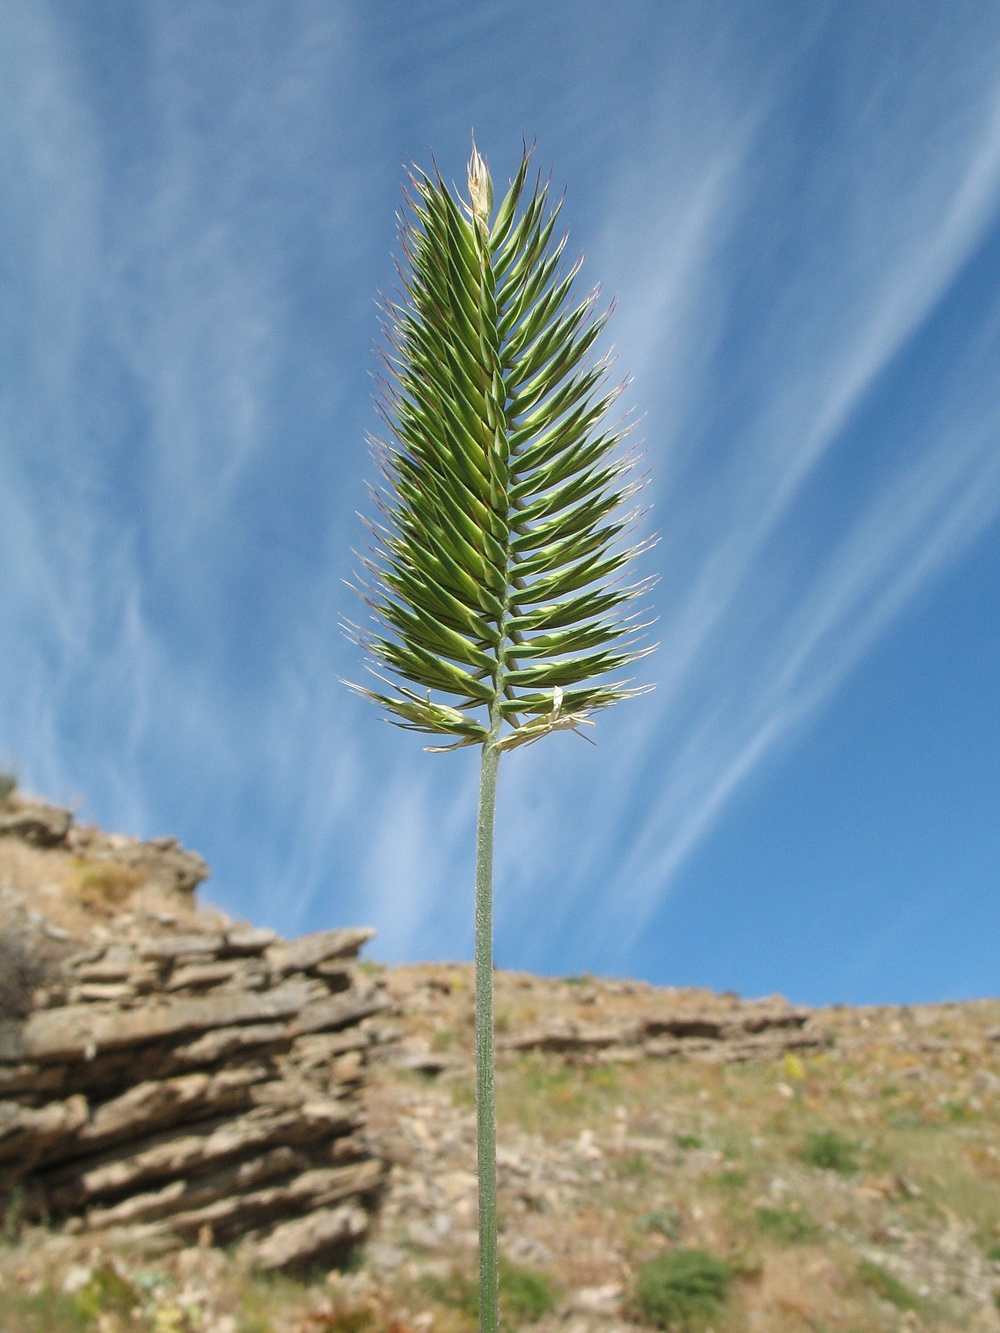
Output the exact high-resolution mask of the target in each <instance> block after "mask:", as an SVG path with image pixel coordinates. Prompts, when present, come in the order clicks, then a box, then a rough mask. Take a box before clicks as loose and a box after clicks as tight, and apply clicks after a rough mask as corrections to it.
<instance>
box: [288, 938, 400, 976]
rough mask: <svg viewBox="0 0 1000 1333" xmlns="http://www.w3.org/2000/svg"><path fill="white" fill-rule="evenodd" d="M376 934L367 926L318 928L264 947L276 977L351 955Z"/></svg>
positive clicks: (350, 956)
mask: <svg viewBox="0 0 1000 1333" xmlns="http://www.w3.org/2000/svg"><path fill="white" fill-rule="evenodd" d="M374 934H375V932H374V930H371V929H369V928H361V929H349V930H321V931H317V932H316V933H315V934H313V935H300V936H299V938H298V939H297V940H288V941H281V942H280V943H278V944H272V945H271V947H270V948H269V949H268V950H267V954H266V957H267V962H268V966H269V967H270V969H271V971H272V972H273V973H274V974H275V975H276V976H286V975H287V974H288V973H289V972H309V971H310V970H311V969H312V968H314V967H316V965H317V964H318V963H324V962H326V961H327V959H330V958H354V957H355V956H356V955H357V952H358V950H359V949H360V948H361V946H362V945H363V944H366V943H367V942H368V940H370V939H371V938H372V937H373V935H374Z"/></svg>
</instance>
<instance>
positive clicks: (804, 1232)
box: [754, 1207, 819, 1245]
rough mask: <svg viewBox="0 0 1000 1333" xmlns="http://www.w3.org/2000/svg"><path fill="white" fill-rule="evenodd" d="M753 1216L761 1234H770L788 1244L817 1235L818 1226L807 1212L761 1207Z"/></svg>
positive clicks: (798, 1242) (812, 1238)
mask: <svg viewBox="0 0 1000 1333" xmlns="http://www.w3.org/2000/svg"><path fill="white" fill-rule="evenodd" d="M754 1216H755V1217H756V1219H757V1229H758V1230H759V1231H760V1233H761V1235H763V1236H772V1237H773V1238H774V1239H775V1240H780V1241H784V1242H785V1243H786V1244H789V1245H797V1244H800V1243H801V1242H803V1241H808V1240H815V1239H816V1238H817V1236H818V1235H819V1227H818V1226H817V1225H816V1223H815V1222H814V1221H813V1219H812V1218H811V1217H809V1215H808V1214H807V1213H801V1212H797V1211H796V1210H794V1209H791V1208H768V1207H761V1208H758V1209H757V1210H756V1212H755V1214H754Z"/></svg>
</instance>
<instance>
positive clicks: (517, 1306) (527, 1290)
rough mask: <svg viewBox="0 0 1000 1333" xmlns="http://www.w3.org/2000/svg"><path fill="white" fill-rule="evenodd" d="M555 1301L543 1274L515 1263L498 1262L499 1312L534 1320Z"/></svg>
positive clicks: (550, 1287) (504, 1314)
mask: <svg viewBox="0 0 1000 1333" xmlns="http://www.w3.org/2000/svg"><path fill="white" fill-rule="evenodd" d="M554 1304H555V1293H554V1291H553V1289H552V1283H551V1281H550V1280H549V1278H548V1277H546V1275H545V1274H544V1273H538V1272H536V1271H534V1270H533V1269H530V1268H519V1267H518V1266H517V1265H516V1264H510V1263H503V1262H501V1264H500V1312H501V1314H502V1315H503V1316H505V1317H507V1316H514V1317H515V1318H517V1319H527V1320H528V1322H529V1323H534V1321H535V1320H536V1319H541V1317H542V1315H546V1314H548V1312H549V1311H550V1310H551V1309H552V1307H553V1305H554Z"/></svg>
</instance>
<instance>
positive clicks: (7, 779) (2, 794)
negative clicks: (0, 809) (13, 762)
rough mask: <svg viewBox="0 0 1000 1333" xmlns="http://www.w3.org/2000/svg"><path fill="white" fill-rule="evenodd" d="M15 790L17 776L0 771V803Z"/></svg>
mask: <svg viewBox="0 0 1000 1333" xmlns="http://www.w3.org/2000/svg"><path fill="white" fill-rule="evenodd" d="M16 791H17V778H16V777H15V776H14V774H13V773H0V805H2V804H3V802H4V801H6V800H7V799H8V797H10V796H13V794H14V793H15V792H16Z"/></svg>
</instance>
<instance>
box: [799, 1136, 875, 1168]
mask: <svg viewBox="0 0 1000 1333" xmlns="http://www.w3.org/2000/svg"><path fill="white" fill-rule="evenodd" d="M860 1151H861V1145H860V1144H859V1143H855V1142H853V1140H851V1139H846V1138H844V1136H843V1135H842V1134H838V1133H837V1131H836V1130H835V1129H823V1130H814V1131H812V1132H811V1133H809V1134H807V1135H806V1138H805V1143H804V1144H803V1145H802V1152H801V1154H800V1156H801V1158H802V1160H803V1162H805V1163H806V1165H807V1166H818V1167H820V1168H821V1169H822V1170H824V1171H836V1172H838V1173H839V1174H840V1175H842V1176H850V1175H853V1174H854V1172H855V1171H857V1169H858V1165H859V1163H858V1153H859V1152H860Z"/></svg>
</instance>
